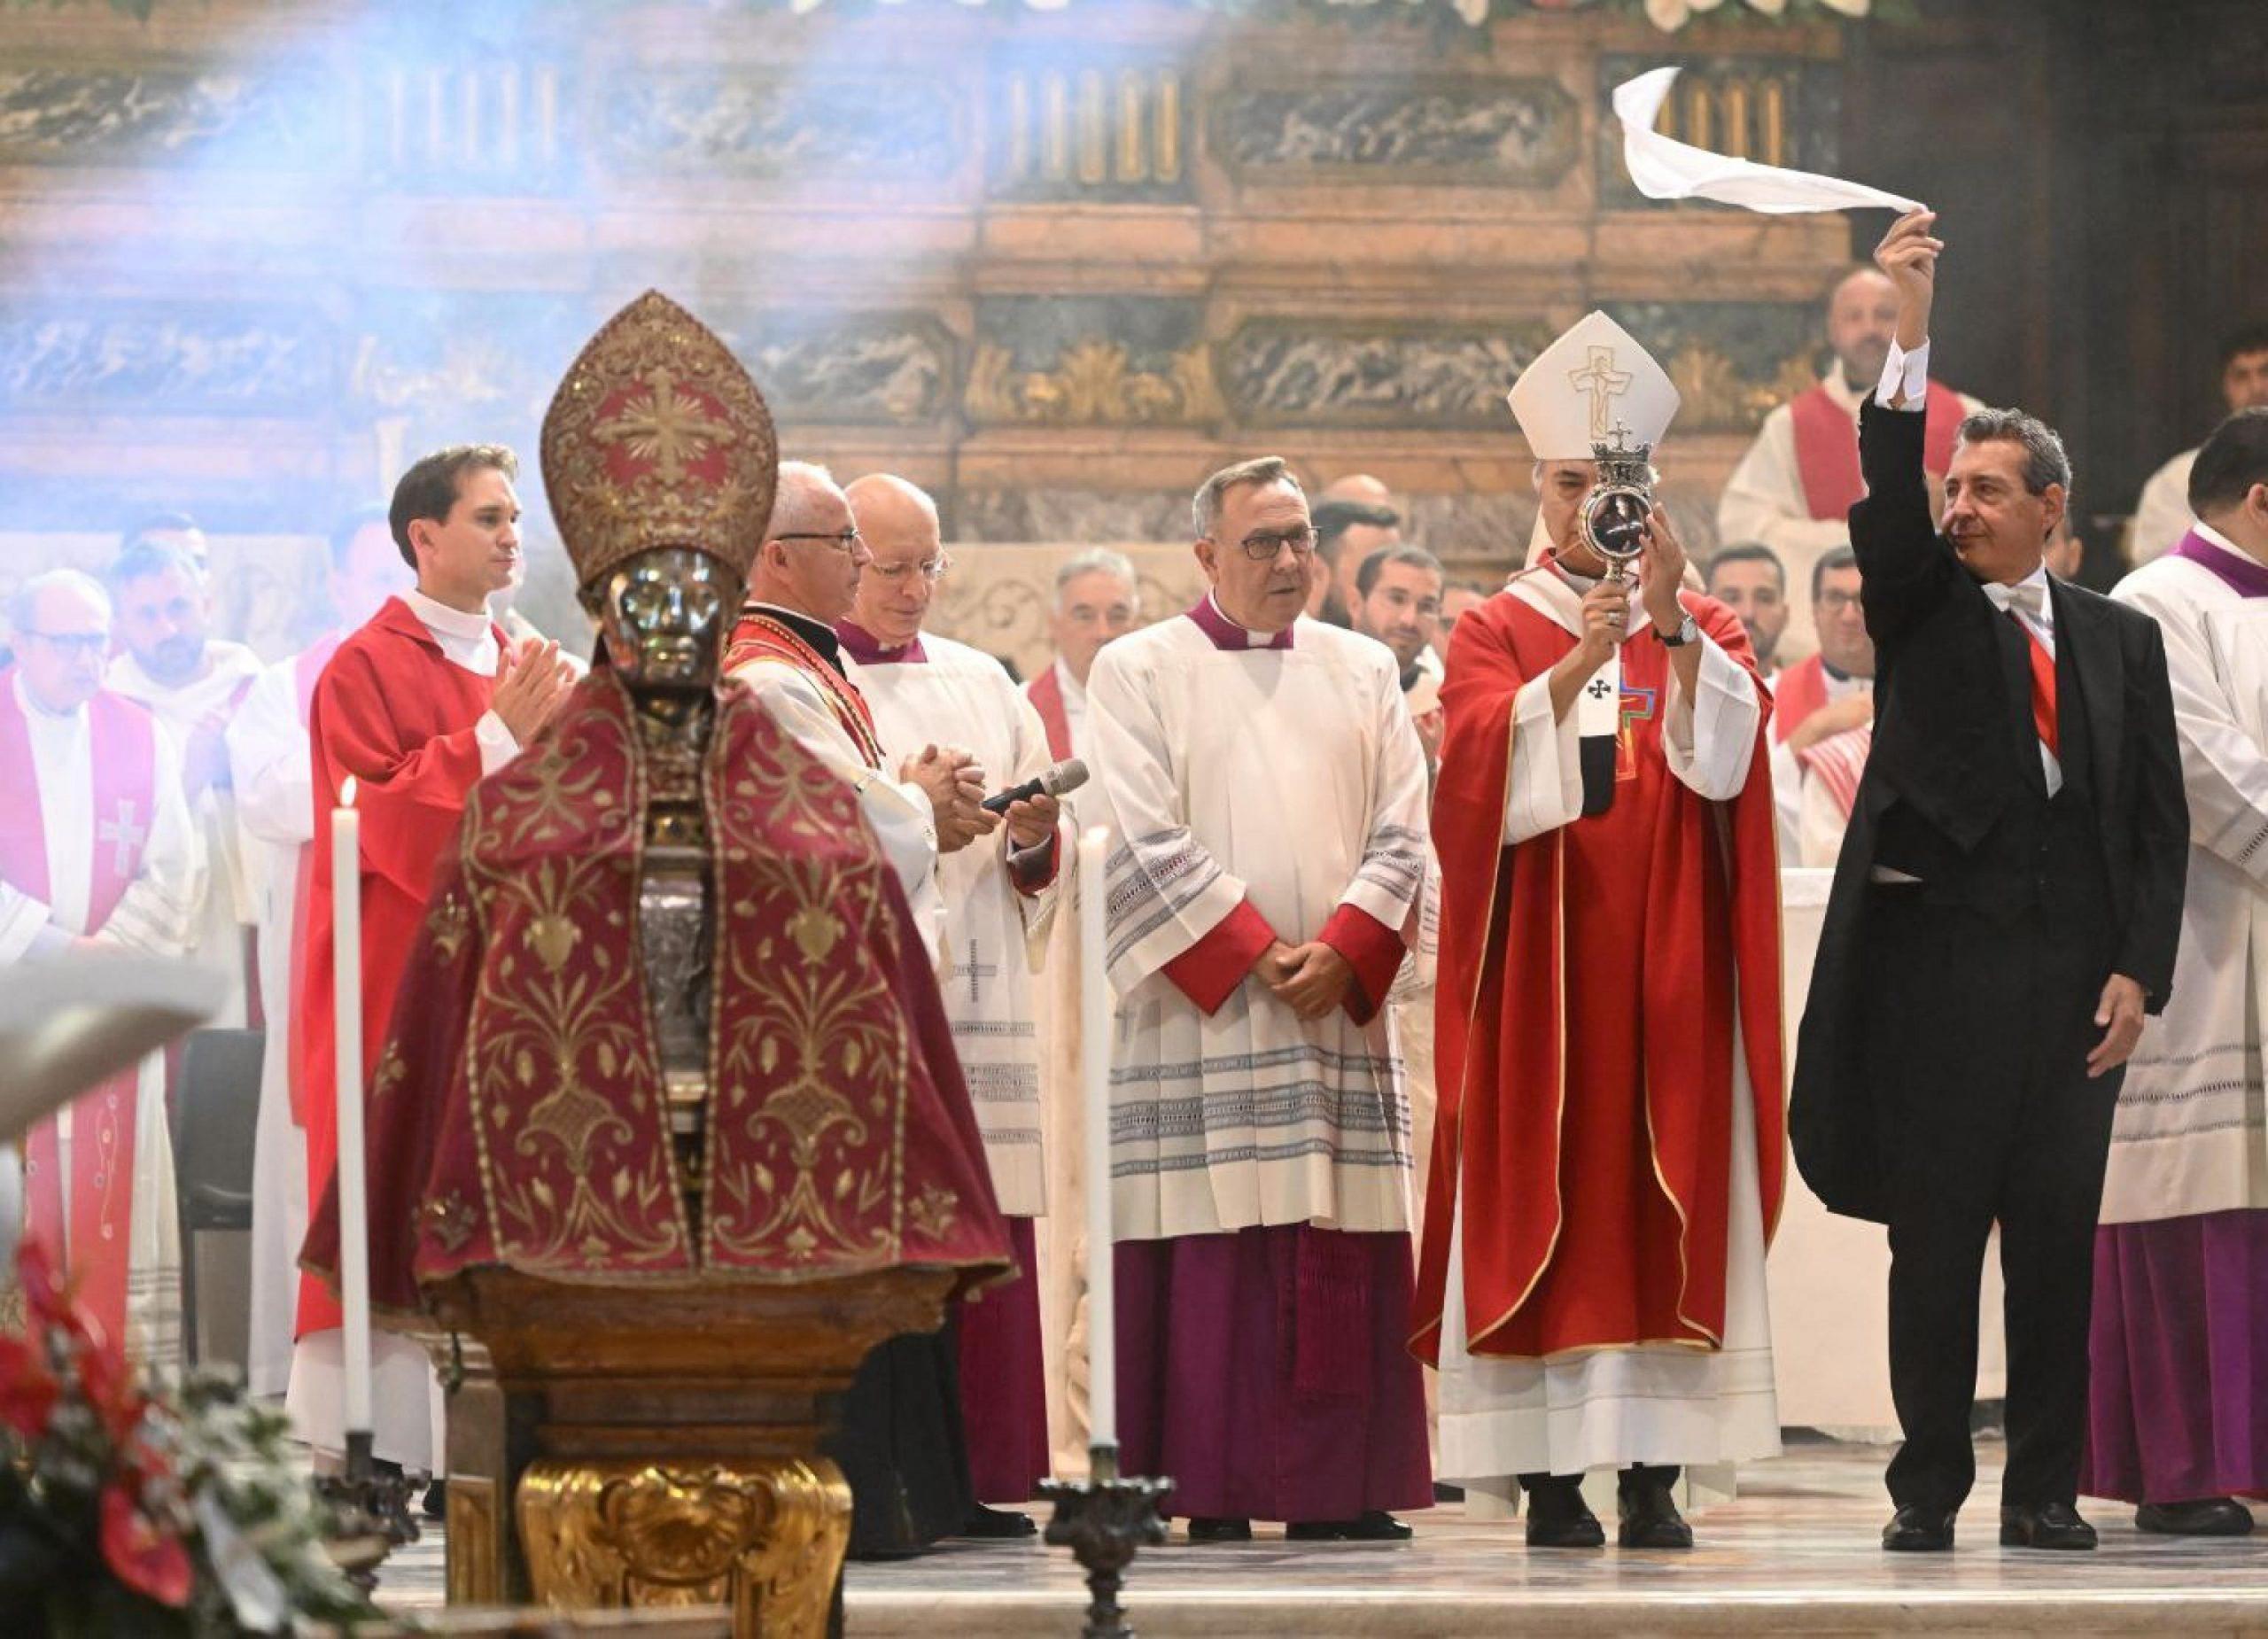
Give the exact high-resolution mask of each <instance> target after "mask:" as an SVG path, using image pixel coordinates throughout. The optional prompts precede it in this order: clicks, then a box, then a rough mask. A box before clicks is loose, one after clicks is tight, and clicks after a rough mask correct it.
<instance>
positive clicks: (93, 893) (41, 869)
mask: <svg viewBox="0 0 2268 1639" xmlns="http://www.w3.org/2000/svg"><path fill="white" fill-rule="evenodd" d="M8 619H9V625H10V627H11V631H12V638H13V641H14V645H15V651H16V656H17V658H16V661H15V663H14V664H12V665H10V666H8V667H7V668H5V669H4V670H0V971H4V970H5V969H6V968H8V967H11V966H12V965H13V964H15V963H17V962H19V961H36V960H39V959H42V958H43V957H45V956H48V955H50V954H51V953H53V952H58V951H61V950H65V949H68V948H71V947H73V946H80V945H90V944H91V945H97V946H108V947H114V948H123V949H127V950H133V951H139V952H144V953H145V954H149V955H153V956H180V955H182V954H183V953H184V952H186V951H187V950H188V947H189V940H190V930H191V924H192V919H193V918H194V915H195V913H196V909H197V905H198V903H199V901H200V900H201V899H202V897H203V868H204V867H203V851H202V843H201V842H200V840H199V838H198V834H197V829H196V827H195V826H194V824H193V823H192V822H191V820H190V812H189V805H188V802H187V800H186V798H185V797H184V796H183V790H182V779H181V753H180V750H179V749H178V748H177V746H176V744H175V741H174V738H173V736H172V735H171V734H169V733H168V732H167V730H166V728H165V727H164V726H163V725H161V724H159V723H158V722H156V721H154V720H153V719H151V715H150V713H149V712H148V711H145V710H144V709H143V708H142V707H141V706H139V705H137V704H136V703H133V702H132V701H129V700H127V699H126V698H124V697H123V696H122V695H117V694H114V693H112V692H110V691H108V690H105V688H104V687H102V674H103V657H104V656H105V654H106V653H107V652H108V650H109V648H110V634H111V601H110V598H109V596H108V594H106V593H105V591H104V590H103V587H102V586H101V585H100V584H99V583H98V582H97V581H95V580H94V579H91V578H89V577H88V576H86V575H83V574H81V573H79V572H78V571H75V570H67V569H64V570H51V571H48V572H47V573H45V574H43V575H36V576H34V577H33V578H32V579H30V580H27V581H26V582H25V583H24V584H23V585H22V586H19V587H18V588H17V589H16V593H15V595H14V596H13V597H12V599H11V600H10V602H9V607H8ZM165 1093H166V1085H165V1060H164V1057H163V1055H161V1054H152V1055H151V1057H150V1058H149V1059H147V1060H144V1062H143V1063H142V1065H141V1066H140V1067H139V1068H137V1069H132V1070H128V1071H127V1072H125V1073H124V1074H123V1075H122V1076H117V1077H115V1078H113V1080H111V1081H109V1082H107V1083H105V1084H102V1085H101V1086H98V1087H97V1088H96V1089H94V1090H93V1091H91V1092H89V1093H87V1094H85V1095H84V1096H82V1098H80V1099H78V1100H77V1101H76V1102H75V1103H74V1104H73V1105H72V1107H70V1109H68V1110H67V1111H66V1112H65V1113H64V1114H63V1115H61V1116H60V1117H59V1118H58V1119H57V1120H54V1121H48V1122H41V1123H40V1124H39V1125H38V1126H37V1127H36V1128H35V1129H34V1130H33V1131H32V1132H31V1134H30V1135H29V1137H28V1138H27V1156H28V1159H29V1161H30V1166H29V1169H28V1170H27V1177H26V1185H27V1189H26V1197H27V1203H28V1209H27V1216H26V1223H27V1231H28V1233H29V1235H30V1236H31V1238H32V1239H35V1240H38V1241H41V1242H42V1243H43V1245H44V1246H45V1247H46V1248H47V1250H48V1252H49V1253H50V1254H51V1255H52V1256H53V1257H54V1258H55V1260H56V1262H57V1263H58V1266H59V1267H61V1268H64V1269H66V1270H68V1271H69V1272H70V1274H71V1275H72V1277H73V1278H74V1279H75V1280H76V1281H77V1283H78V1286H79V1291H80V1294H81V1296H82V1299H83V1301H85V1302H86V1303H87V1304H88V1306H89V1309H91V1310H92V1312H93V1314H94V1316H95V1317H96V1318H97V1320H98V1321H99V1322H100V1323H101V1324H102V1326H103V1328H104V1332H105V1335H106V1336H109V1337H112V1338H116V1339H122V1340H124V1342H125V1345H126V1348H127V1351H128V1355H130V1356H131V1357H132V1358H133V1360H134V1361H135V1362H136V1364H138V1365H142V1366H154V1367H159V1368H164V1367H169V1366H172V1365H175V1363H177V1360H178V1352H179V1348H180V1341H181V1333H180V1328H181V1305H180V1291H181V1287H180V1280H181V1257H180V1244H179V1239H178V1235H177V1232H176V1220H175V1214H174V1200H173V1154H172V1148H171V1145H170V1142H169V1140H168V1138H167V1128H166V1108H165Z"/></svg>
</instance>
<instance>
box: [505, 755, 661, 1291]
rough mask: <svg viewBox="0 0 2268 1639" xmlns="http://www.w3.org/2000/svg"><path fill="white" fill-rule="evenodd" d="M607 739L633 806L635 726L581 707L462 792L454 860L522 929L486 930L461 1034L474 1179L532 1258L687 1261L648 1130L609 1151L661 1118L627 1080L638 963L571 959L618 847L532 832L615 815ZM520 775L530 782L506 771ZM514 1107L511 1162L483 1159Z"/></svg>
mask: <svg viewBox="0 0 2268 1639" xmlns="http://www.w3.org/2000/svg"><path fill="white" fill-rule="evenodd" d="M605 740H613V741H614V742H617V743H616V746H615V747H614V748H609V747H606V746H605V745H603V744H602V742H603V741H605ZM610 749H611V750H617V751H618V752H619V754H620V755H621V756H622V757H625V759H626V765H627V766H628V767H629V768H630V769H631V771H632V783H633V794H632V795H633V801H632V802H631V804H628V812H636V810H637V809H638V808H639V806H640V802H639V800H638V796H639V792H638V790H637V789H636V788H639V787H641V786H642V783H643V782H642V777H641V773H640V772H639V771H640V767H641V759H640V756H639V752H640V747H639V746H638V744H637V742H636V736H635V735H631V734H625V733H624V731H623V726H622V725H621V723H620V722H618V721H617V720H616V719H614V718H613V717H612V716H610V715H608V714H605V713H602V712H595V711H594V712H590V713H587V714H585V715H583V716H581V717H580V718H579V719H578V721H577V723H576V725H575V727H574V729H573V730H572V731H571V732H570V733H566V734H560V735H558V736H557V737H555V739H553V740H551V741H550V742H547V743H546V744H544V745H542V746H541V747H540V748H538V749H537V750H536V751H535V752H534V753H533V754H532V757H530V758H528V759H527V760H526V764H525V766H524V769H516V771H515V773H516V776H517V778H516V779H515V780H514V781H512V782H511V784H510V785H509V788H508V794H507V795H503V796H499V795H497V793H496V790H495V788H488V789H486V790H481V791H476V793H475V796H474V800H473V802H472V803H471V804H469V805H468V816H469V817H468V821H467V825H466V842H465V848H464V858H465V865H466V868H467V871H468V874H470V875H473V876H474V877H476V878H477V879H478V882H477V887H478V898H479V899H480V901H481V903H482V907H483V911H484V920H485V922H486V923H487V925H488V926H489V927H490V928H494V927H495V925H496V924H497V922H498V921H499V920H502V921H503V922H505V924H506V925H507V926H511V925H514V924H517V926H518V927H519V928H521V929H522V931H523V939H522V941H521V946H522V948H510V947H509V946H508V947H507V948H503V949H501V950H500V949H497V948H495V946H494V945H493V943H491V944H490V946H489V952H490V953H489V959H488V960H487V961H486V962H485V963H484V964H483V966H482V968H481V973H480V977H479V986H478V991H477V993H476V998H475V1002H474V1012H473V1018H472V1021H471V1023H472V1028H471V1030H470V1035H469V1039H468V1047H467V1051H468V1055H469V1056H468V1063H467V1075H468V1077H469V1087H470V1094H471V1102H472V1105H473V1115H474V1119H473V1122H472V1128H473V1131H474V1134H475V1136H476V1138H477V1140H478V1146H479V1159H480V1170H481V1185H482V1190H483V1192H484V1193H485V1196H486V1197H487V1201H488V1211H489V1223H490V1226H491V1231H492V1232H493V1234H494V1236H495V1238H496V1243H497V1251H498V1254H499V1255H500V1256H501V1257H502V1258H503V1259H504V1260H505V1261H506V1262H510V1263H512V1264H514V1265H516V1266H517V1267H519V1268H522V1269H527V1270H537V1271H542V1272H551V1273H567V1272H571V1271H572V1270H576V1269H581V1268H588V1267H591V1266H593V1265H594V1264H595V1263H597V1262H601V1261H602V1260H605V1259H609V1258H614V1259H625V1260H631V1261H633V1262H651V1263H654V1264H656V1265H674V1266H676V1267H678V1268H680V1269H682V1268H684V1267H685V1265H686V1264H687V1262H689V1260H690V1238H689V1235H688V1232H687V1225H686V1223H685V1222H684V1218H683V1206H682V1203H681V1202H680V1200H679V1198H678V1195H677V1192H676V1189H675V1188H674V1186H673V1181H672V1177H671V1176H670V1170H669V1168H668V1167H667V1165H666V1164H659V1165H656V1164H655V1157H656V1155H659V1156H661V1157H663V1158H664V1161H665V1158H666V1154H667V1152H666V1147H665V1146H659V1147H657V1146H652V1145H649V1146H648V1149H649V1155H648V1157H647V1162H648V1164H646V1165H645V1166H643V1167H641V1168H636V1169H633V1167H632V1166H630V1165H628V1164H626V1162H625V1160H624V1159H623V1157H624V1156H625V1154H627V1153H629V1152H631V1151H632V1150H633V1146H634V1145H635V1141H636V1139H637V1138H638V1136H639V1129H638V1126H637V1125H636V1124H633V1121H634V1122H645V1123H657V1122H660V1121H661V1120H662V1117H661V1115H660V1113H659V1099H658V1093H657V1092H656V1090H654V1089H650V1088H645V1087H643V1086H642V1085H641V1084H642V1083H643V1082H644V1081H646V1080H649V1079H651V1078H650V1077H649V1076H645V1075H643V1074H641V1070H642V1068H643V1067H648V1066H650V1065H651V1064H653V1063H654V1062H655V1054H654V1051H653V1048H652V1044H651V1039H650V1037H651V1026H650V1021H649V1020H648V1019H647V1014H646V998H645V996H644V980H643V976H642V975H641V973H640V971H639V970H638V968H637V967H636V966H635V965H634V964H623V963H618V962H616V961H614V960H613V959H611V958H610V956H609V954H608V952H607V949H606V947H605V946H604V944H599V945H597V946H595V947H594V948H593V950H592V951H591V952H589V955H588V957H587V959H586V960H584V961H583V962H581V963H580V964H578V963H577V962H576V961H575V956H576V953H577V950H578V947H579V945H580V944H581V943H582V934H581V931H580V930H579V928H577V927H576V925H575V921H574V912H575V909H576V907H578V906H590V905H606V904H610V903H611V902H612V901H613V900H614V899H615V898H616V897H618V896H619V895H620V893H621V891H622V885H621V881H620V878H621V868H620V867H621V860H620V858H619V856H618V855H617V854H616V853H614V852H613V851H610V850H606V849H601V850H598V851H549V852H545V851H540V850H539V849H538V848H537V847H536V846H535V844H537V843H546V842H548V843H564V842H568V841H570V840H571V839H573V838H574V837H576V836H577V835H579V834H580V832H581V831H582V830H583V829H584V828H585V827H583V826H582V825H580V824H579V823H578V819H577V816H578V812H580V813H581V814H582V815H585V816H588V815H590V814H591V813H592V812H593V811H599V817H598V819H597V821H596V823H597V827H598V828H600V829H602V830H603V829H609V828H613V827H616V826H617V825H618V823H619V820H618V816H619V815H620V814H621V813H622V812H625V811H624V810H622V809H620V808H617V805H616V801H615V797H614V795H613V794H612V793H611V792H608V791H604V790H602V789H601V788H600V786H601V780H602V773H601V771H602V769H604V768H605V767H607V766H608V765H610V758H609V757H606V756H604V755H603V753H605V752H606V751H607V750H610ZM525 780H532V782H533V783H532V788H526V787H524V786H522V785H521V784H520V781H525ZM601 798H603V799H604V800H603V801H601V800H599V799H601ZM607 810H613V811H614V812H611V813H609V812H605V811H607ZM484 860H487V861H501V862H504V866H503V868H501V869H499V868H497V867H496V866H493V865H484V864H483V861H484ZM632 891H633V892H634V891H635V889H634V884H633V889H632ZM514 911H517V912H518V913H519V914H518V915H517V916H514V915H513V914H512V913H513V912H514ZM592 1076H596V1077H597V1085H596V1086H594V1085H593V1084H592V1081H591V1079H590V1078H591V1077H592ZM545 1084H550V1087H551V1090H550V1091H548V1092H546V1093H544V1094H543V1095H542V1096H541V1097H540V1099H537V1100H536V1102H535V1103H534V1104H533V1106H532V1107H527V1106H526V1105H525V1103H524V1099H525V1098H526V1097H527V1096H528V1095H529V1094H530V1093H532V1091H534V1090H535V1089H537V1088H539V1087H540V1086H542V1085H545ZM602 1089H603V1091H602ZM514 1090H517V1097H515V1091H514ZM641 1092H642V1093H644V1094H645V1095H646V1096H644V1097H642V1098H641V1096H640V1095H641ZM641 1105H642V1106H644V1108H642V1109H641V1107H640V1106H641ZM516 1107H518V1108H524V1109H525V1110H526V1115H525V1117H524V1122H522V1124H521V1127H520V1130H518V1131H517V1132H515V1133H513V1134H512V1135H511V1137H510V1139H509V1144H510V1151H509V1153H510V1154H511V1156H512V1158H513V1164H510V1165H507V1166H503V1167H499V1166H497V1165H496V1164H495V1163H496V1159H497V1158H496V1156H495V1155H494V1154H493V1151H492V1148H491V1146H492V1145H493V1143H494V1142H496V1141H498V1140H501V1139H502V1138H504V1136H505V1135H504V1132H503V1128H504V1127H505V1125H506V1124H507V1122H509V1117H510V1113H511V1111H512V1110H513V1109H514V1108H516ZM484 1115H485V1118H486V1119H485V1120H484V1119H482V1117H483V1116H484ZM492 1128H493V1129H494V1131H493V1132H492V1130H491V1129H492ZM656 1130H658V1129H656ZM547 1151H553V1152H555V1154H546V1152H547Z"/></svg>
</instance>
